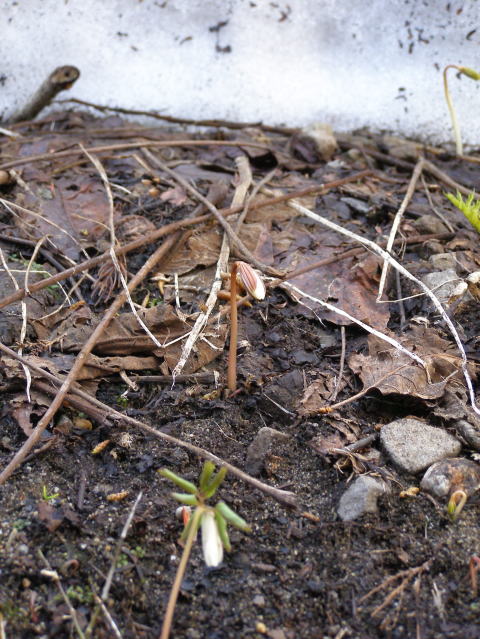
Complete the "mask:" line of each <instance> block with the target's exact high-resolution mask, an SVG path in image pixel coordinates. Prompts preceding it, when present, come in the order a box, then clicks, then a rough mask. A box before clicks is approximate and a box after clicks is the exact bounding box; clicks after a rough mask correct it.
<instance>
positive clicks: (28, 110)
mask: <svg viewBox="0 0 480 639" xmlns="http://www.w3.org/2000/svg"><path fill="white" fill-rule="evenodd" d="M79 77H80V71H79V70H78V69H77V67H73V66H70V65H67V66H64V67H58V68H57V69H55V71H53V72H52V73H51V74H50V75H49V76H48V78H47V79H46V80H45V82H43V83H42V84H41V85H40V87H39V89H38V90H37V91H35V93H34V94H33V95H32V97H31V98H30V99H29V100H28V101H27V103H26V104H25V105H24V106H23V107H22V108H20V109H19V110H18V111H16V112H15V113H14V114H13V115H12V117H11V118H10V120H9V122H10V124H14V123H15V122H24V121H26V120H33V118H34V117H35V116H36V115H38V114H39V113H40V111H41V110H42V109H44V108H45V107H46V106H48V105H49V104H50V102H51V101H52V100H53V98H54V97H55V96H56V95H57V93H60V91H65V89H69V88H70V87H71V86H72V85H73V84H74V83H75V81H76V80H78V78H79Z"/></svg>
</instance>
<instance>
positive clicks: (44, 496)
mask: <svg viewBox="0 0 480 639" xmlns="http://www.w3.org/2000/svg"><path fill="white" fill-rule="evenodd" d="M57 497H60V493H53V494H52V495H49V494H48V491H47V487H46V486H45V484H43V486H42V499H43V501H52V499H56V498H57Z"/></svg>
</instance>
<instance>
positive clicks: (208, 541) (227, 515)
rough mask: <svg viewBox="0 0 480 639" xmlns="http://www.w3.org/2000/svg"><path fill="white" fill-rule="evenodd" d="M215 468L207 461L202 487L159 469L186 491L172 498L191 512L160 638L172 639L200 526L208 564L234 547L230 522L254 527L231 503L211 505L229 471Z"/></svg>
mask: <svg viewBox="0 0 480 639" xmlns="http://www.w3.org/2000/svg"><path fill="white" fill-rule="evenodd" d="M214 471H215V464H213V462H211V461H207V462H205V464H204V465H203V468H202V471H201V473H200V476H199V479H198V486H197V485H195V484H194V483H192V482H191V481H188V480H187V479H184V478H183V477H179V476H178V475H176V474H175V473H174V472H172V471H171V470H168V469H167V468H163V469H162V470H159V471H158V472H159V473H160V475H162V477H165V478H166V479H169V480H170V481H172V482H173V483H174V484H175V485H176V486H178V488H180V489H181V490H182V491H183V492H173V493H172V497H173V498H174V499H175V500H176V501H178V502H179V503H180V504H182V505H183V506H184V507H186V508H185V510H184V511H183V512H184V513H189V514H188V515H187V516H186V517H184V529H183V532H182V534H181V536H180V543H181V544H182V545H183V553H182V557H181V559H180V563H179V565H178V569H177V574H176V576H175V581H174V583H173V586H172V590H171V592H170V598H169V601H168V605H167V610H166V612H165V617H164V620H163V626H162V632H161V634H160V639H168V636H169V635H170V629H171V626H172V620H173V613H174V610H175V605H176V602H177V598H178V593H179V590H180V584H181V583H182V580H183V576H184V574H185V570H186V567H187V564H188V560H189V557H190V552H191V550H192V547H193V543H194V542H195V539H196V537H197V532H198V530H199V528H201V531H202V550H203V558H204V560H205V563H206V565H207V566H218V565H219V564H220V563H221V562H222V559H223V549H225V550H227V551H230V550H231V544H230V539H229V536H228V532H227V527H228V524H231V525H232V526H235V528H238V529H239V530H242V531H243V532H250V530H251V528H250V526H249V525H248V524H247V522H246V521H245V520H244V519H243V518H242V517H240V516H239V515H237V513H236V512H235V511H233V510H232V509H231V508H230V507H229V506H227V504H226V503H225V502H223V501H219V502H217V503H216V504H215V506H210V505H209V504H207V501H208V500H209V499H211V498H212V497H213V496H214V495H215V493H216V492H217V490H218V488H219V487H220V485H221V483H222V482H223V480H224V479H225V475H226V474H227V469H226V468H225V467H224V466H223V467H222V468H220V470H219V471H218V472H217V473H215V472H214ZM187 508H188V509H189V510H187Z"/></svg>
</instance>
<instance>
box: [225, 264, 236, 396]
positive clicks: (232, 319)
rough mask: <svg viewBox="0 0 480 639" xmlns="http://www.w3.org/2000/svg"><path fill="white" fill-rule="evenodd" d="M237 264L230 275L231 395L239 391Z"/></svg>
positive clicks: (229, 374)
mask: <svg viewBox="0 0 480 639" xmlns="http://www.w3.org/2000/svg"><path fill="white" fill-rule="evenodd" d="M237 264H238V263H237V262H234V263H233V266H232V272H231V274H230V346H229V349H228V371H227V386H228V390H229V391H230V392H231V393H233V392H234V391H235V390H236V389H237V342H238V310H237Z"/></svg>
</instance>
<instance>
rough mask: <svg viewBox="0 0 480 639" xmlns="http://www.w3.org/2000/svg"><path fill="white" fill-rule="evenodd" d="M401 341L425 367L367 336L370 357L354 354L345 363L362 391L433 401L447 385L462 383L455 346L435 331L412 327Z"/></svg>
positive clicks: (377, 339)
mask: <svg viewBox="0 0 480 639" xmlns="http://www.w3.org/2000/svg"><path fill="white" fill-rule="evenodd" d="M401 342H402V345H404V346H405V347H406V348H407V349H409V350H410V351H413V352H414V353H416V354H417V355H419V356H420V357H421V358H422V359H423V360H424V361H425V362H426V368H422V367H421V366H419V365H418V364H416V363H415V362H413V361H412V360H411V359H410V358H409V357H408V355H405V354H403V353H401V352H399V351H398V350H396V349H395V348H393V347H390V346H387V345H386V343H385V342H384V341H383V340H381V339H379V338H378V337H375V336H374V335H369V337H368V349H369V354H368V355H363V354H359V353H355V354H354V355H352V356H351V357H350V359H349V361H348V364H349V366H350V368H351V369H352V371H353V372H354V373H356V374H357V375H359V376H360V379H361V380H362V382H363V386H364V388H376V389H377V390H379V391H380V392H381V393H382V394H383V395H389V394H392V393H395V394H398V395H408V396H411V397H418V398H420V399H436V398H438V397H441V396H442V395H443V394H444V392H445V388H446V386H447V384H449V383H450V384H451V383H453V382H454V381H456V382H457V383H461V382H460V380H461V379H462V373H461V359H460V357H459V356H458V354H457V352H456V349H455V347H454V346H452V344H451V343H450V342H448V341H447V340H444V339H443V338H441V337H440V336H439V335H438V333H437V332H436V331H435V330H434V329H430V328H425V327H422V326H418V327H414V328H413V329H412V331H411V333H410V335H408V336H406V337H404V338H403V339H402V340H401ZM472 375H473V376H474V372H472Z"/></svg>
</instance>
